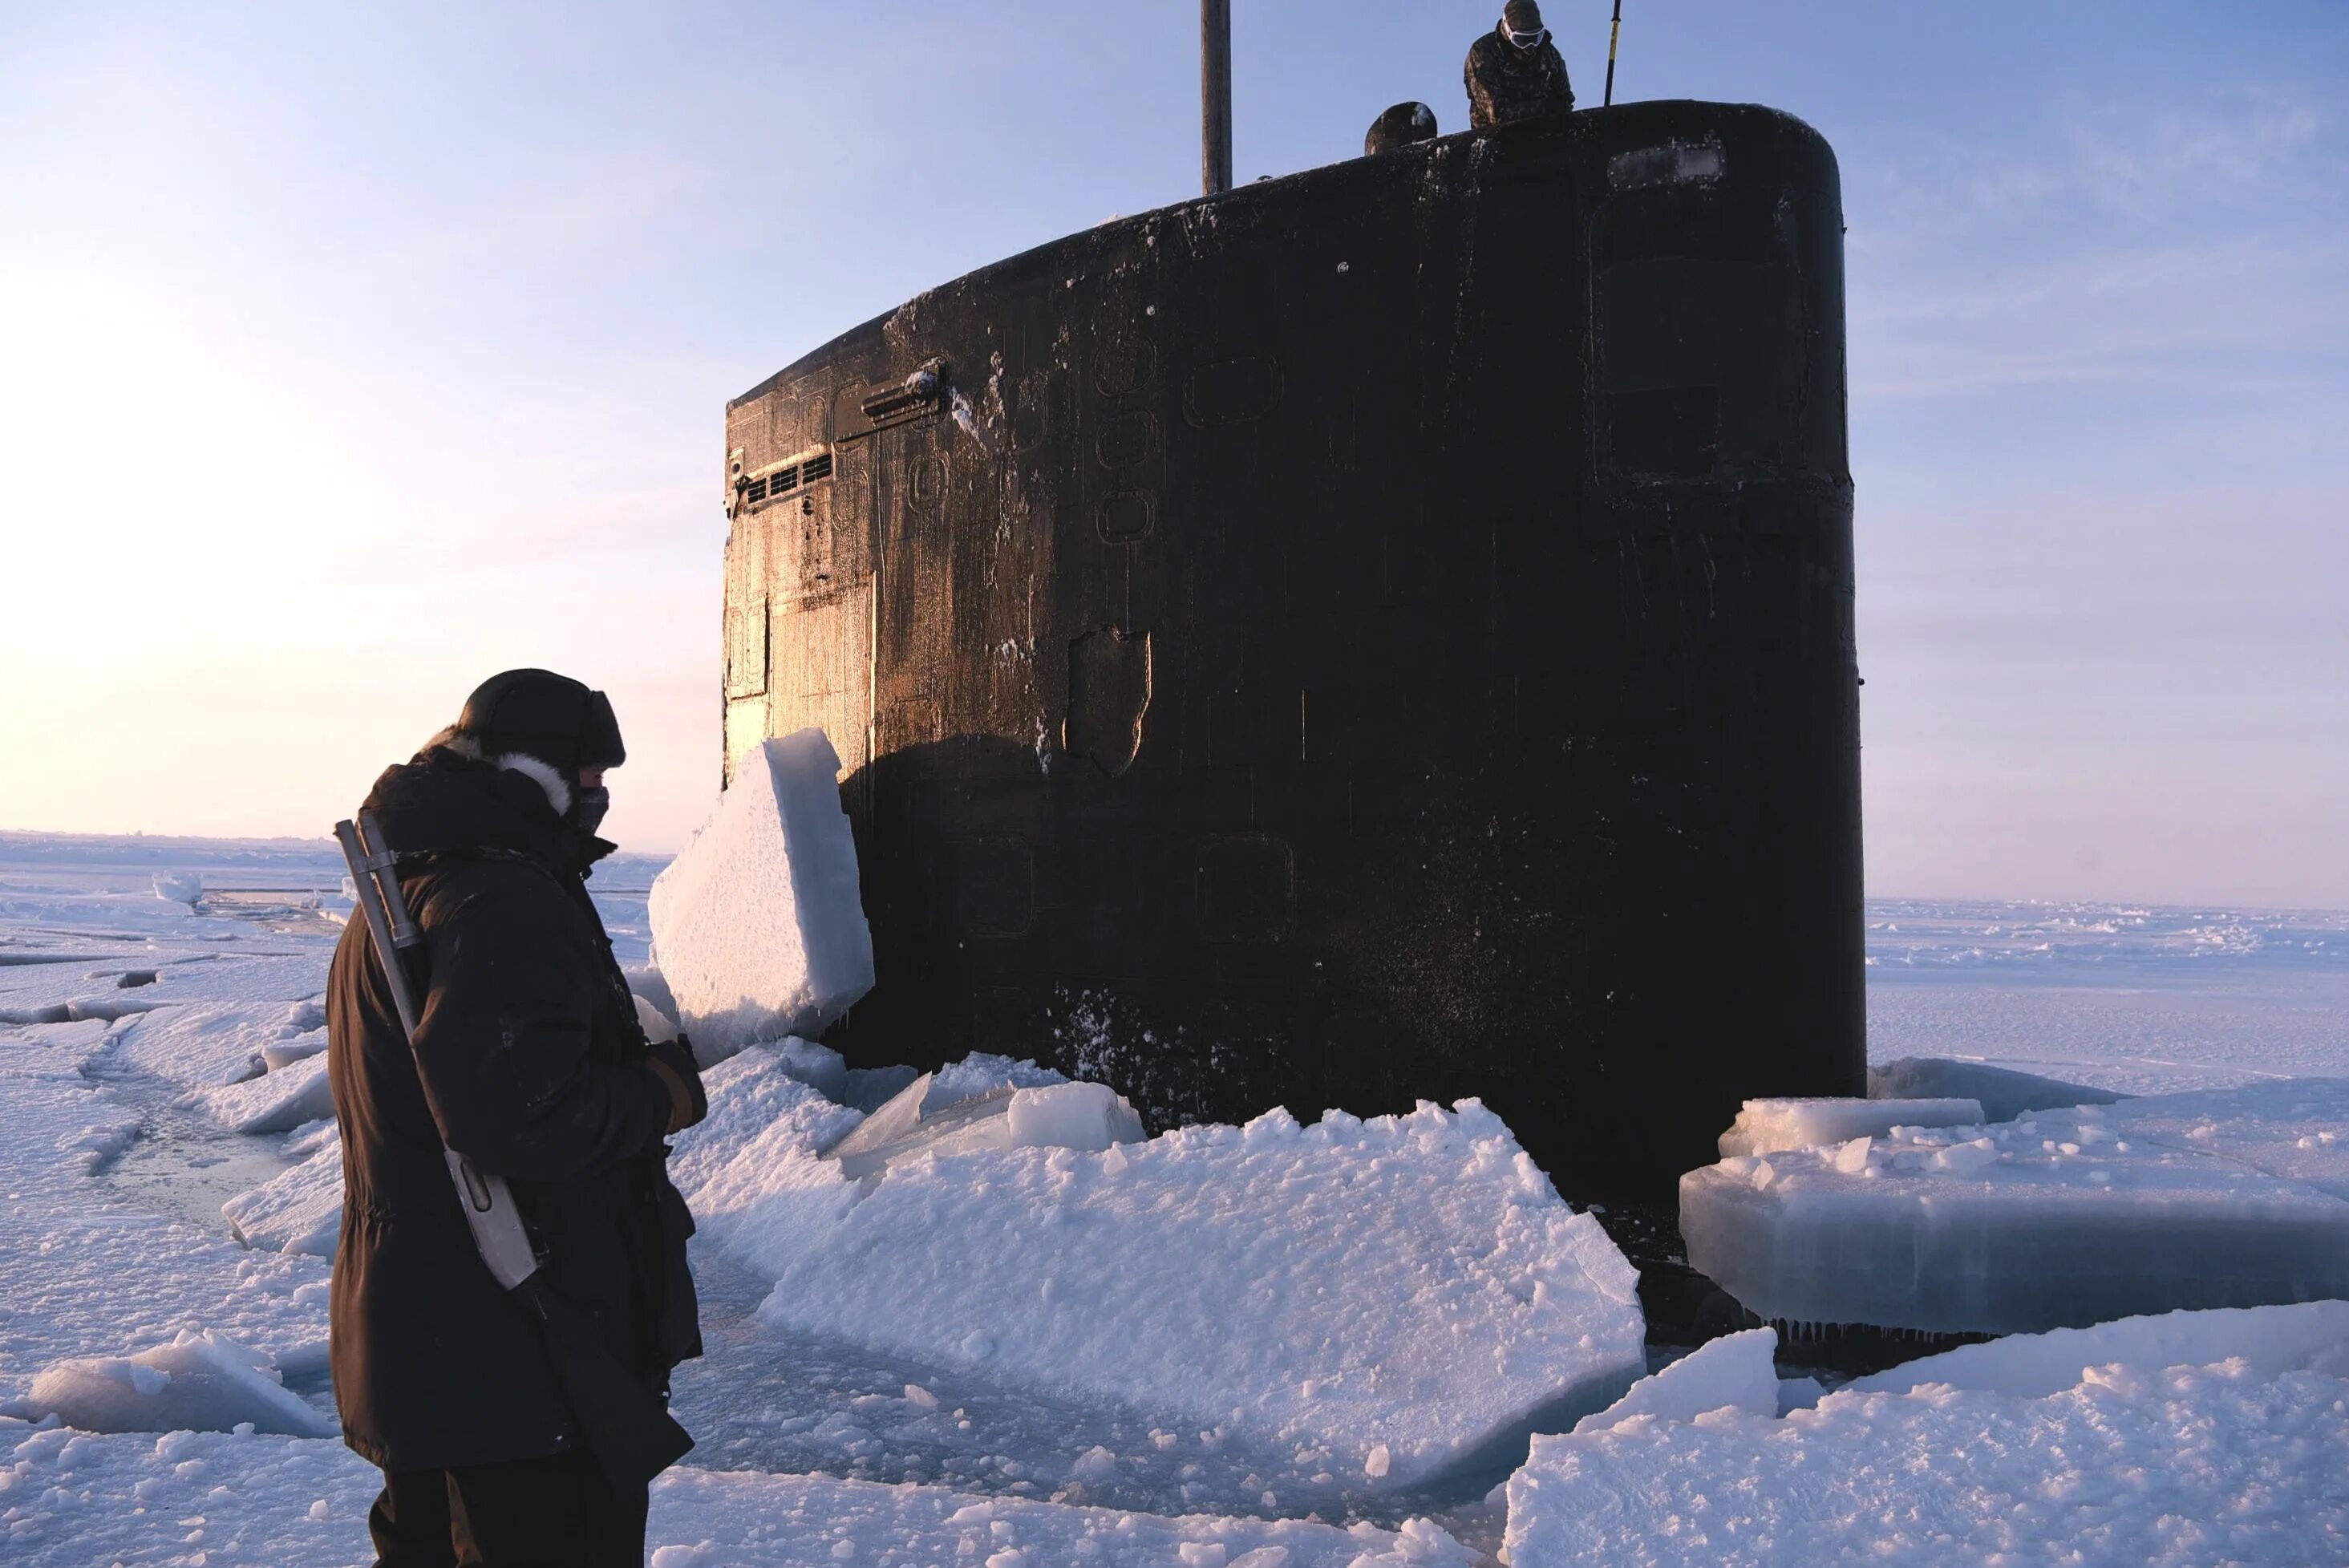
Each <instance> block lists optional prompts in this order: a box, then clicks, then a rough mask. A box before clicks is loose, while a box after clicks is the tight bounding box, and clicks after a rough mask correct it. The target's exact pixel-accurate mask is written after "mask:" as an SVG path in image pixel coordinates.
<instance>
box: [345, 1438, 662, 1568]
mask: <svg viewBox="0 0 2349 1568" xmlns="http://www.w3.org/2000/svg"><path fill="white" fill-rule="evenodd" d="M646 1502H647V1499H646V1490H645V1489H644V1488H643V1487H638V1488H636V1490H635V1491H634V1492H633V1493H632V1494H631V1495H629V1496H627V1497H618V1496H615V1495H614V1494H613V1491H612V1488H611V1483H610V1482H608V1481H606V1480H605V1479H604V1473H603V1471H602V1470H601V1469H598V1468H597V1467H596V1464H595V1460H594V1459H591V1458H589V1457H588V1456H587V1455H585V1454H584V1453H580V1454H559V1455H556V1456H554V1457H553V1458H551V1459H517V1460H514V1461H512V1462H511V1463H507V1464H499V1465H468V1466H466V1467H464V1468H463V1469H449V1470H398V1471H391V1470H387V1471H386V1472H384V1478H383V1493H382V1495H381V1496H379V1497H378V1498H377V1499H376V1501H375V1507H373V1508H372V1509H370V1510H368V1511H367V1533H368V1534H369V1535H371V1536H373V1537H374V1538H375V1550H376V1568H644V1561H645V1509H646Z"/></svg>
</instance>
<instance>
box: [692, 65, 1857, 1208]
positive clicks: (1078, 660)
mask: <svg viewBox="0 0 2349 1568" xmlns="http://www.w3.org/2000/svg"><path fill="white" fill-rule="evenodd" d="M1213 183H1214V182H1213V181H1212V179H1211V181H1210V184H1211V186H1212V185H1213ZM1225 183H1226V184H1228V177H1227V175H1226V182H1225ZM1844 344H1845V330H1844V286H1843V223H1842V213H1841V198H1840V192H1839V186H1838V179H1837V165H1836V160H1835V156H1834V153H1833V151H1831V149H1830V148H1829V147H1828V145H1827V143H1826V141H1825V140H1823V139H1822V138H1821V137H1820V136H1819V135H1818V134H1817V133H1816V132H1815V131H1814V130H1811V129H1810V128H1809V127H1807V126H1806V125H1805V124H1803V123H1802V122H1801V121H1799V120H1798V119H1794V118H1792V117H1791V116H1788V115H1786V114H1784V113H1780V112H1777V111H1775V110H1773V109H1765V108H1760V107H1754V106H1746V105H1728V104H1715V103H1702V102H1690V101H1659V102H1643V103H1636V104H1625V105H1621V106H1619V107H1610V108H1605V109H1591V110H1584V111H1580V112H1576V113H1571V114H1566V115H1559V116H1555V117H1550V118H1545V119H1532V120H1525V121H1518V122H1516V123H1511V124H1507V125H1504V126H1500V127H1497V128H1494V129H1490V130H1475V131H1469V132H1463V133H1460V134H1456V135H1452V136H1448V137H1444V138H1440V139H1437V140H1429V141H1424V142H1420V143H1417V144H1414V145H1412V146H1409V147H1406V148H1402V149H1400V150H1396V151H1384V152H1381V153H1379V154H1377V155H1375V156H1366V157H1363V158H1361V159H1358V160H1352V161H1346V162H1343V163H1340V164H1336V165H1332V166H1330V167H1326V168H1319V169H1313V170H1309V171H1303V172H1300V173H1297V174H1292V175H1289V176H1287V177H1285V178H1280V179H1274V180H1268V181H1262V182H1257V183H1255V184H1250V185H1244V186H1240V187H1238V188H1236V189H1226V190H1222V191H1219V192H1214V193H1211V194H1208V195H1205V196H1202V197H1199V198H1196V199H1193V200H1190V201H1186V202H1181V203H1179V204H1177V205H1174V206H1169V207H1165V208H1163V209H1160V210H1157V211H1154V212H1149V213H1142V214H1140V215H1137V216H1133V217H1127V218H1122V219H1118V220H1115V221H1112V222H1110V223H1104V224H1102V225H1101V226H1099V227H1097V228H1093V229H1090V230H1087V231H1085V232H1084V233H1081V234H1074V235H1071V236H1069V237H1067V238H1064V239H1061V240H1058V241H1055V242H1053V243H1051V244H1045V245H1041V246H1040V247H1038V248H1036V249H1034V250H1030V251H1029V252H1027V253H1025V254H1020V255H1017V256H1014V257H1012V258H1010V259H1009V260H1006V261H1003V262H1000V263H998V264H996V265H991V266H988V267H985V268H982V269H981V270H979V271H977V272H974V273H971V274H969V275H967V276H964V277H960V278H957V279H956V280H954V281H952V282H950V283H947V284H944V285H942V286H938V287H936V288H934V289H932V290H930V291H929V292H927V293H926V294H923V295H922V296H919V297H917V298H916V299H913V300H911V301H909V302H908V303H906V304H905V305H904V306H900V307H899V308H897V309H895V310H893V311H890V312H888V313H887V314H886V315H884V316H882V317H878V318H876V319H874V320H873V321H869V322H867V323H865V324H864V325H863V326H860V327H854V328H853V329H851V330H849V331H847V332H844V333H843V334H842V335H841V336H839V337H836V338H834V339H833V341H831V342H830V343H827V344H825V345H824V346H823V347H822V348H817V349H816V350H814V351H813V352H812V353H810V354H808V355H807V356H806V357H804V358H801V359H799V360H798V361H796V362H795V363H793V364H792V365H791V366H790V367H789V368H787V369H783V370H782V371H781V372H780V373H778V374H776V375H775V376H773V377H772V378H771V379H768V380H766V381H764V382H762V383H761V384H760V385H759V386H757V387H755V388H753V389H751V390H750V391H749V392H747V393H745V394H743V395H742V396H741V397H739V398H736V399H734V400H732V401H731V402H730V403H729V404H728V405H727V410H726V437H725V457H724V494H725V504H726V510H727V514H728V517H729V531H728V538H727V544H726V551H725V605H724V649H725V652H724V676H723V692H722V705H723V715H724V755H725V760H726V766H727V769H728V771H729V773H730V771H731V767H732V763H733V760H734V759H736V758H738V757H739V756H740V755H741V754H742V753H743V752H744V751H745V750H746V749H747V748H749V747H750V746H753V745H755V744H756V743H757V742H761V741H762V740H764V739H766V738H768V737H771V736H778V735H784V734H789V733H792V732H796V731H798V730H801V729H803V728H806V727H809V726H818V727H821V728H822V729H823V731H824V732H825V733H826V734H827V736H828V737H829V738H830V739H831V741H832V742H833V746H834V748H835V750H836V751H837V752H838V753H839V755H840V757H841V760H842V780H841V788H842V795H843V804H844V805H845V807H846V809H847V812H848V814H849V816H850V819H851V822H852V824H853V826H854V834H855V838H856V844H857V850H858V854H859V857H860V861H861V875H862V883H863V893H864V906H865V913H866V917H867V919H868V921H869V923H870V925H871V928H872V933H873V941H874V965H875V972H876V976H877V980H876V983H875V985H874V989H873V991H872V992H871V994H870V995H868V996H867V997H866V998H865V999H864V1000H863V1001H862V1002H859V1003H857V1005H856V1006H855V1007H854V1009H853V1010H852V1011H851V1012H849V1014H848V1016H847V1017H846V1018H845V1019H843V1021H842V1022H841V1023H839V1024H837V1025H835V1026H834V1028H833V1030H832V1031H831V1032H830V1033H827V1035H826V1040H827V1042H828V1043H829V1044H833V1045H834V1046H836V1047H837V1048H839V1049H840V1050H841V1051H842V1052H843V1054H844V1055H845V1056H846V1057H847V1058H848V1060H849V1062H850V1063H851V1064H872V1065H878V1064H888V1063H899V1062H913V1063H916V1064H921V1065H924V1066H936V1065H938V1064H942V1063H944V1062H947V1061H950V1060H954V1059H956V1058H958V1057H960V1056H962V1055H963V1054H967V1053H968V1052H972V1051H990V1052H1000V1053H1004V1054H1010V1055H1014V1056H1022V1057H1027V1056H1039V1057H1040V1058H1041V1059H1043V1060H1045V1061H1046V1062H1047V1063H1048V1064H1051V1065H1056V1066H1058V1067H1060V1068H1061V1069H1062V1070H1064V1071H1067V1072H1069V1073H1071V1074H1072V1075H1084V1076H1087V1077H1092V1078H1098V1079H1102V1080H1104V1081H1106V1082H1108V1083H1110V1084H1112V1085H1114V1086H1115V1087H1116V1088H1117V1089H1118V1090H1119V1091H1120V1092H1121V1093H1123V1094H1124V1095H1126V1096H1128V1097H1129V1098H1131V1099H1132V1100H1133V1103H1134V1104H1135V1106H1137V1108H1139V1109H1140V1110H1141V1111H1142V1112H1143V1116H1144V1117H1145V1119H1146V1120H1148V1121H1149V1122H1150V1123H1151V1124H1152V1125H1153V1126H1154V1127H1168V1126H1174V1125H1179V1124H1182V1123H1185V1122H1190V1121H1199V1120H1215V1121H1244V1120H1246V1119H1247V1118H1248V1117H1250V1116H1255V1115H1257V1114H1260V1113H1262V1112H1264V1111H1266V1110H1268V1109H1269V1108H1271V1107H1273V1106H1288V1107H1289V1108H1290V1109H1291V1110H1292V1111H1293V1112H1294V1113H1296V1114H1297V1115H1299V1116H1301V1117H1304V1118H1306V1119H1311V1117H1312V1116H1315V1115H1316V1114H1318V1113H1319V1112H1321V1111H1323V1110H1324V1109H1326V1108H1339V1109H1343V1110H1345V1111H1347V1112H1350V1113H1353V1114H1357V1115H1374V1114H1379V1113H1383V1112H1390V1111H1402V1110H1408V1109H1409V1108H1411V1106H1413V1104H1414V1103H1415V1102H1417V1101H1421V1100H1432V1101H1436V1102H1440V1103H1444V1104H1449V1103H1452V1102H1454V1101H1455V1100H1458V1099H1461V1098H1464V1097H1467V1096H1475V1097H1478V1098H1480V1099H1482V1100H1483V1101H1484V1102H1485V1104H1486V1105H1488V1106H1491V1107H1492V1108H1493V1109H1494V1110H1495V1111H1496V1112H1497V1113H1499V1114H1500V1115H1501V1116H1503V1117H1504V1118H1505V1119H1506V1121H1507V1123H1508V1124H1509V1126H1510V1127H1511V1128H1512V1129H1513V1130H1514V1131H1515V1132H1516V1135H1517V1137H1518V1138H1519V1139H1520V1141H1521V1142H1522V1144H1523V1145H1524V1147H1526V1150H1527V1152H1528V1153H1529V1154H1530V1155H1531V1156H1532V1157H1533V1158H1534V1159H1535V1160H1536V1161H1537V1162H1538V1163H1539V1164H1540V1165H1541V1166H1542V1167H1543V1168H1545V1169H1546V1170H1547V1171H1548V1172H1549V1173H1550V1175H1551V1176H1552V1178H1553V1179H1555V1180H1556V1181H1557V1184H1558V1186H1559V1188H1560V1189H1562V1190H1566V1191H1568V1192H1571V1193H1574V1194H1576V1195H1577V1196H1579V1197H1584V1198H1591V1197H1599V1196H1607V1195H1611V1194H1615V1193H1622V1194H1625V1195H1627V1196H1633V1195H1640V1194H1645V1195H1648V1196H1654V1195H1657V1194H1662V1193H1668V1192H1669V1191H1670V1190H1671V1182H1672V1181H1673V1180H1674V1179H1676V1178H1677V1177H1678V1175H1679V1173H1680V1172H1682V1171H1683V1170H1686V1169H1689V1168H1692V1167H1695V1166H1698V1165H1702V1164H1706V1163H1710V1162H1711V1161H1712V1160H1713V1158H1715V1151H1714V1149H1713V1138H1714V1137H1715V1135H1717V1134H1718V1133H1719V1132H1720V1131H1721V1129H1722V1128H1723V1127H1727V1126H1728V1125H1729V1124H1730V1122H1731V1121H1732V1120H1733V1117H1734V1116H1735V1115H1736V1112H1737V1109H1738V1107H1739V1106H1740V1104H1741V1103H1742V1102H1743V1101H1744V1099H1746V1098H1748V1097H1750V1096H1763V1095H1857V1094H1862V1093H1864V1092H1865V1064H1866V1016H1865V1001H1864V992H1863V961H1862V951H1861V941H1862V920H1861V909H1860V899H1861V880H1860V805H1859V800H1860V797H1859V712H1858V686H1859V678H1858V673H1857V659H1856V652H1855V648H1854V639H1853V592H1854V582H1853V556H1852V482H1851V477H1850V472H1849V465H1848V460H1847V445H1846V372H1845V348H1844Z"/></svg>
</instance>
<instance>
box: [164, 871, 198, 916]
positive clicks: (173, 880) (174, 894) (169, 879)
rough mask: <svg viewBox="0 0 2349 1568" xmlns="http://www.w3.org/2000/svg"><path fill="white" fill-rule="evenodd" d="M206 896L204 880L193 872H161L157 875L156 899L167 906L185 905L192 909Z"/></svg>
mask: <svg viewBox="0 0 2349 1568" xmlns="http://www.w3.org/2000/svg"><path fill="white" fill-rule="evenodd" d="M203 896H204V879H203V877H202V875H200V874H199V873H196V872H193V871H159V872H157V873H156V874H155V897H157V898H160V899H162V900H163V901H164V902H165V903H167V904H185V905H187V906H188V908H190V909H194V908H195V907H196V901H197V900H198V899H199V898H202V897H203Z"/></svg>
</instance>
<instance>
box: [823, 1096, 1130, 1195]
mask: <svg viewBox="0 0 2349 1568" xmlns="http://www.w3.org/2000/svg"><path fill="white" fill-rule="evenodd" d="M933 1097H935V1094H934V1090H933V1085H932V1084H931V1080H930V1076H929V1075H927V1074H924V1075H922V1076H921V1077H919V1078H916V1080H915V1081H914V1082H913V1084H912V1085H910V1086H908V1087H907V1088H906V1089H905V1091H904V1092H903V1093H901V1094H899V1095H898V1096H896V1098H895V1099H893V1100H891V1101H890V1102H889V1103H888V1104H887V1105H885V1106H882V1107H881V1108H880V1109H879V1110H877V1111H875V1112H874V1114H873V1115H872V1116H870V1117H869V1118H867V1119H866V1120H865V1121H864V1124H863V1125H862V1126H860V1127H857V1128H856V1130H855V1131H854V1132H852V1133H850V1134H849V1135H848V1136H847V1137H844V1138H843V1139H841V1141H840V1143H839V1145H838V1147H834V1148H833V1149H831V1150H829V1151H827V1153H826V1155H825V1158H829V1159H833V1160H836V1161H838V1162H839V1165H840V1173H841V1174H842V1175H843V1176H847V1177H860V1178H861V1177H865V1176H870V1175H873V1174H874V1172H876V1171H882V1170H886V1169H887V1168H890V1167H891V1166H893V1165H895V1164H897V1163H899V1162H900V1161H903V1160H907V1159H911V1158H915V1157H916V1156H917V1155H929V1156H947V1155H956V1154H964V1153H968V1152H969V1151H970V1150H973V1149H982V1148H1069V1149H1079V1150H1081V1151H1083V1152H1085V1153H1088V1154H1099V1153H1101V1152H1102V1150H1104V1149H1106V1148H1108V1147H1110V1146H1111V1145H1112V1144H1120V1143H1140V1142H1141V1141H1142V1140H1143V1137H1144V1136H1145V1135H1144V1134H1143V1128H1142V1118H1141V1116H1137V1115H1136V1114H1135V1113H1134V1109H1133V1106H1132V1105H1131V1104H1129V1103H1128V1102H1127V1100H1126V1098H1125V1096H1123V1095H1121V1094H1119V1093H1118V1092H1117V1091H1116V1090H1114V1089H1112V1088H1111V1087H1110V1086H1109V1085H1106V1084H1065V1083H1064V1084H1051V1085H1043V1086H1040V1087H1033V1088H1018V1087H1014V1086H1013V1085H1009V1084H1007V1085H1002V1086H1001V1087H999V1088H994V1089H989V1090H988V1091H987V1092H986V1093H985V1094H981V1095H974V1096H970V1097H969V1098H968V1099H963V1100H957V1101H956V1102H954V1103H953V1104H951V1105H947V1106H941V1107H938V1108H937V1109H935V1110H931V1109H925V1108H924V1107H925V1106H926V1103H927V1099H928V1098H933Z"/></svg>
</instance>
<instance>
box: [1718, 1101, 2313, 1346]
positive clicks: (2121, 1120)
mask: <svg viewBox="0 0 2349 1568" xmlns="http://www.w3.org/2000/svg"><path fill="white" fill-rule="evenodd" d="M2344 1126H2349V1080H2342V1079H2311V1078H2302V1079H2291V1080H2284V1081H2280V1082H2267V1083H2261V1084H2257V1085H2251V1086H2249V1087H2247V1088H2243V1089H2234V1090H2223V1091H2212V1092H2207V1093H2198V1094H2190V1095H2172V1096H2151V1097H2147V1098H2144V1099H2132V1100H2127V1101H2123V1102H2121V1103H2119V1104H2117V1105H2114V1106H2079V1107H2075V1108H2073V1109H2069V1110H2060V1111H2039V1112H2034V1113H2033V1114H2032V1115H2030V1116H2023V1117H2022V1118H2019V1119H2017V1120H2015V1121H2012V1122H2004V1123H2000V1124H1997V1125H1995V1126H1992V1127H1987V1128H1983V1127H1964V1128H1957V1129H1949V1128H1940V1129H1934V1128H1923V1127H1904V1128H1902V1129H1901V1130H1900V1131H1899V1133H1898V1134H1897V1135H1888V1136H1886V1137H1872V1138H1870V1139H1869V1140H1868V1144H1867V1146H1866V1147H1856V1145H1846V1146H1843V1147H1840V1148H1829V1149H1810V1150H1801V1149H1791V1150H1781V1151H1778V1152H1775V1153H1773V1154H1772V1155H1771V1157H1770V1158H1769V1160H1768V1161H1767V1162H1765V1163H1766V1167H1767V1168H1768V1170H1769V1173H1770V1179H1769V1180H1767V1181H1766V1182H1765V1181H1763V1180H1762V1179H1761V1175H1762V1170H1763V1166H1762V1165H1757V1164H1756V1162H1755V1161H1754V1160H1753V1159H1751V1158H1727V1159H1724V1160H1723V1161H1722V1162H1721V1163H1720V1164H1718V1165H1715V1166H1711V1167H1708V1168H1704V1169H1702V1170H1695V1171H1691V1172H1690V1173H1689V1174H1687V1175H1686V1176H1683V1177H1682V1179H1681V1231H1682V1238H1683V1239H1684V1240H1685V1241H1686V1242H1687V1247H1688V1254H1687V1255H1688V1261H1689V1263H1690V1266H1691V1267H1692V1268H1695V1269H1697V1270H1698V1271H1700V1272H1703V1273H1705V1274H1707V1275H1709V1276H1711V1277H1712V1278H1713V1280H1714V1281H1715V1282H1718V1283H1719V1284H1720V1285H1721V1286H1722V1288H1723V1289H1724V1290H1726V1291H1728V1292H1729V1293H1730V1294H1732V1295H1733V1296H1735V1297H1736V1298H1737V1299H1738V1301H1740V1302H1741V1303H1744V1305H1745V1306H1747V1307H1748V1308H1750V1309H1752V1310H1753V1311H1754V1312H1755V1313H1758V1314H1761V1315H1762V1316H1764V1317H1765V1318H1772V1319H1777V1320H1781V1321H1796V1322H1813V1323H1865V1324H1878V1325H1882V1326H1885V1327H1893V1328H1917V1329H1927V1330H1935V1331H1940V1332H1967V1331H1976V1332H1987V1333H1994V1334H1997V1333H2006V1334H2012V1333H2033V1332H2038V1331H2042V1330H2046V1329H2053V1328H2059V1327H2079V1326H2085V1325H2086V1324H2094V1323H2099V1322H2104V1321H2106V1320H2110V1319H2114V1318H2120V1317H2127V1316H2132V1315H2136V1314H2145V1313H2160V1312H2168V1311H2173V1310H2177V1309H2180V1308H2212V1307H2249V1306H2260V1305H2265V1304H2269V1303H2285V1302H2298V1301H2309V1300H2314V1299H2319V1298H2323V1297H2331V1296H2343V1295H2349V1137H2339V1136H2338V1135H2339V1133H2340V1129H2342V1128H2343V1127H2344ZM2327 1137H2333V1138H2334V1139H2335V1141H2334V1142H2332V1143H2327V1142H2326V1141H2325V1139H2326V1138H2327Z"/></svg>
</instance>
